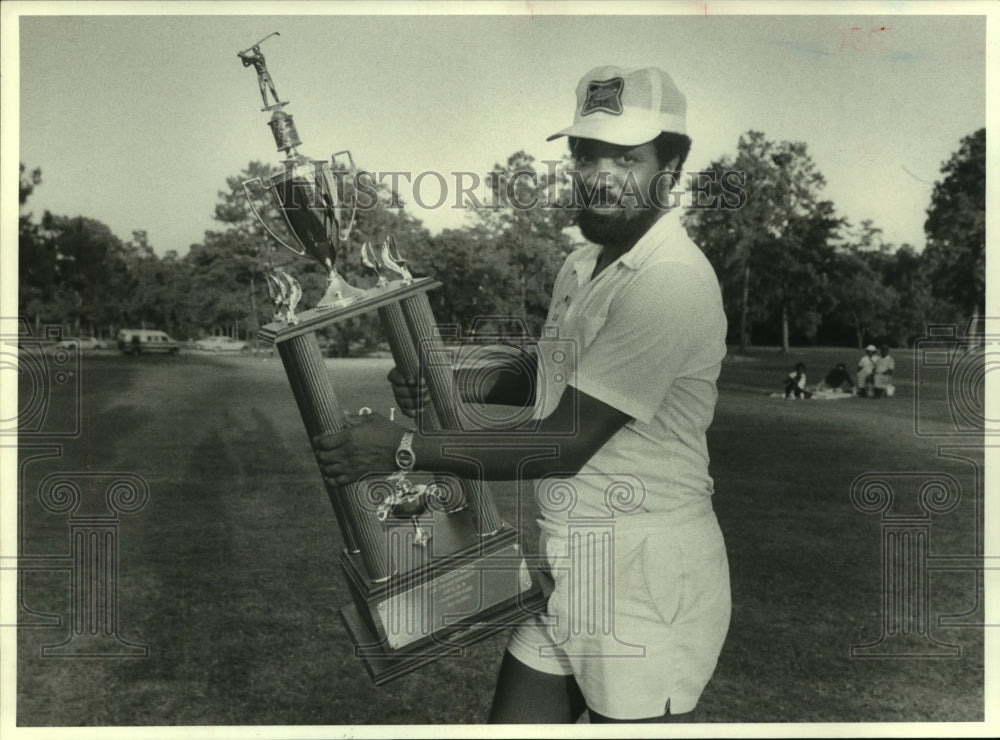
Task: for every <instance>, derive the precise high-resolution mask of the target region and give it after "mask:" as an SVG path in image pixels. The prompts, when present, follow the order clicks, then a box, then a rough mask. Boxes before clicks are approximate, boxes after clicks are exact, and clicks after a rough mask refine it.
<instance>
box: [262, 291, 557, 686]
mask: <svg viewBox="0 0 1000 740" xmlns="http://www.w3.org/2000/svg"><path fill="white" fill-rule="evenodd" d="M439 285H440V283H437V282H435V281H433V280H431V279H430V278H422V279H418V280H414V281H413V282H412V283H409V284H405V283H402V282H396V283H389V284H388V285H386V286H385V287H381V288H373V289H370V290H368V291H365V294H364V295H363V296H362V297H360V298H359V299H358V300H356V301H354V302H352V303H351V304H349V305H346V306H343V307H341V308H326V309H323V308H314V309H310V310H307V311H303V312H301V313H300V314H299V315H298V319H299V321H298V323H296V324H294V325H291V324H286V323H284V322H275V323H272V324H268V325H267V326H265V327H263V328H262V329H261V330H260V332H259V336H260V337H261V338H262V339H265V340H267V341H270V342H273V343H274V344H275V345H276V346H277V348H278V352H279V354H280V356H281V359H282V362H283V363H284V366H285V372H286V374H287V375H288V380H289V383H290V384H291V386H292V391H293V394H294V395H295V400H296V402H297V404H298V407H299V412H300V414H301V416H302V420H303V422H304V424H305V427H306V431H307V433H308V434H309V438H310V439H313V438H314V437H316V436H317V435H320V434H324V433H330V432H337V431H339V430H340V429H342V428H343V427H344V416H343V411H342V410H341V408H340V405H339V402H338V401H337V398H336V394H335V392H334V390H333V385H332V383H331V380H330V377H329V373H328V371H327V369H326V366H325V364H324V362H323V358H322V355H321V354H320V351H319V345H318V342H317V340H316V336H315V332H316V331H317V330H318V329H321V328H323V327H325V326H329V325H331V324H333V323H336V322H338V321H342V320H344V319H347V318H350V317H352V316H358V315H360V314H364V313H368V312H370V311H377V312H378V314H379V318H380V319H381V322H382V328H383V331H384V332H385V334H386V337H387V339H388V341H389V346H390V349H391V350H392V354H393V359H394V361H395V363H396V365H397V367H399V368H400V369H401V370H402V371H403V372H404V373H406V374H407V375H410V376H413V377H418V373H421V374H422V375H423V377H424V378H425V379H426V382H427V386H428V389H429V391H430V396H431V403H432V406H431V408H429V409H428V412H427V414H428V415H427V417H426V418H425V419H424V420H423V422H422V423H424V424H427V425H429V426H430V427H432V428H434V429H442V430H447V429H457V428H458V416H457V410H456V408H455V405H454V404H455V398H456V396H455V389H454V387H453V382H454V380H453V377H452V368H451V367H449V366H448V365H447V363H441V362H424V363H421V357H423V358H425V359H426V358H429V357H435V358H438V359H440V358H441V357H442V356H447V354H448V352H449V350H448V348H446V347H445V346H444V345H443V343H442V342H441V339H440V336H439V335H438V333H437V330H436V325H435V323H434V318H433V315H432V314H431V310H430V304H429V303H428V301H427V296H426V292H427V291H428V290H431V289H432V288H435V287H438V286H439ZM372 472H373V478H372V479H370V480H369V479H363V480H361V481H358V482H357V483H353V484H351V485H349V486H344V487H334V486H330V485H329V484H328V485H327V492H328V494H329V497H330V502H331V504H332V505H333V509H334V513H335V514H336V517H337V522H338V524H339V526H340V529H341V532H342V534H343V536H344V542H345V548H344V551H343V553H342V554H341V557H340V565H341V567H342V569H343V571H344V575H345V578H346V580H347V583H348V586H349V588H350V591H351V595H352V601H353V603H352V604H349V605H348V606H345V607H344V608H343V609H341V617H342V618H343V620H344V623H345V625H346V627H347V630H348V632H349V634H350V636H351V639H352V640H353V642H354V644H355V654H356V655H357V656H358V657H359V658H360V659H361V661H362V662H363V663H364V665H365V668H366V670H367V671H368V673H369V675H370V676H371V678H372V680H373V681H374V682H375V683H376V684H382V683H385V682H387V681H391V680H392V679H394V678H397V677H399V676H402V675H404V674H406V673H408V672H410V671H412V670H415V669H417V668H420V667H421V666H423V665H426V664H428V663H430V662H433V661H435V660H437V659H439V658H442V657H445V656H455V655H460V654H461V652H462V649H463V648H464V647H465V646H467V645H471V644H473V643H475V642H478V641H479V640H482V639H484V638H486V637H488V636H490V635H492V634H494V633H496V632H498V631H500V630H502V629H504V628H505V627H509V626H512V625H514V624H517V623H519V622H520V621H523V620H524V619H525V618H526V617H527V616H528V615H529V614H530V613H531V612H532V611H533V610H534V609H535V608H537V607H538V606H540V604H541V603H542V602H543V601H544V598H543V596H542V593H541V589H540V588H539V586H538V584H537V583H536V582H535V581H534V580H533V578H532V576H531V575H530V572H529V570H528V568H527V567H526V565H525V560H524V557H523V554H522V552H521V549H520V547H519V544H518V532H517V530H516V529H514V528H512V527H511V526H510V525H508V524H506V523H505V522H503V520H502V519H501V518H500V516H499V514H498V513H497V511H496V507H495V505H494V503H493V500H492V497H491V495H490V493H489V491H488V489H487V488H486V485H485V483H484V482H483V481H481V480H461V479H458V478H455V477H454V476H450V477H449V476H446V475H443V474H442V475H435V474H433V473H416V474H413V476H412V479H413V481H417V480H418V479H419V478H422V477H423V478H427V479H428V480H429V481H432V480H437V481H439V482H444V481H446V480H449V478H450V481H451V482H453V483H454V490H455V491H456V492H458V493H459V495H458V496H457V500H458V505H455V502H454V501H453V502H452V505H451V506H449V507H447V509H446V508H445V507H444V506H440V507H437V508H435V507H434V506H433V505H429V506H428V508H427V509H426V510H424V511H423V513H421V514H419V515H418V516H407V517H393V516H391V515H390V516H388V517H385V516H384V511H383V518H380V517H379V515H378V511H379V506H378V505H379V503H380V502H379V501H378V500H377V499H378V496H377V493H378V488H377V486H379V485H382V486H385V485H387V484H386V483H385V477H386V476H387V475H388V474H389V473H391V472H392V471H372ZM449 485H451V484H450V483H449ZM373 493H374V494H376V495H374V496H373Z"/></svg>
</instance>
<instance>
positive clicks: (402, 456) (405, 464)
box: [396, 450, 413, 469]
mask: <svg viewBox="0 0 1000 740" xmlns="http://www.w3.org/2000/svg"><path fill="white" fill-rule="evenodd" d="M396 465H398V466H399V467H401V468H404V469H405V468H412V467H413V453H412V452H410V451H409V450H396Z"/></svg>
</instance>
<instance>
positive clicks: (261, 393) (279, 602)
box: [17, 349, 984, 726]
mask: <svg viewBox="0 0 1000 740" xmlns="http://www.w3.org/2000/svg"><path fill="white" fill-rule="evenodd" d="M855 354H856V352H855V351H853V350H843V349H836V350H834V349H808V350H795V351H793V353H792V354H791V355H781V354H780V353H777V352H775V351H769V350H759V351H757V352H755V353H753V354H751V355H750V356H748V357H733V356H731V357H730V358H729V359H727V361H726V363H725V365H724V368H723V373H722V376H721V379H720V383H719V388H720V399H719V405H718V410H717V414H716V421H715V423H714V424H713V426H712V429H711V431H710V437H709V442H710V449H711V454H712V474H713V476H714V478H715V481H716V495H715V507H716V510H717V512H718V516H719V520H720V523H721V526H722V529H723V532H724V533H725V535H726V539H727V545H728V549H729V558H730V566H731V572H732V585H733V603H734V611H733V620H732V625H731V628H730V633H729V637H728V639H727V643H726V646H725V648H724V650H723V653H722V655H721V657H720V661H719V665H718V669H717V671H716V674H715V677H714V679H713V681H712V683H711V684H710V685H709V686H708V688H707V690H706V691H705V693H704V695H703V697H702V700H701V703H700V704H699V707H698V709H697V710H696V712H695V713H694V715H693V717H692V719H694V720H695V721H698V722H713V723H716V722H719V723H721V722H725V723H732V722H751V723H759V722H912V721H931V722H937V721H942V722H943V721H963V722H975V721H982V720H983V717H984V707H983V702H984V668H983V632H984V630H983V628H982V623H983V611H982V602H981V600H982V597H983V594H982V592H981V586H980V585H979V582H978V579H977V573H976V572H975V570H970V569H969V568H970V567H971V566H970V565H969V563H968V559H969V556H974V555H975V554H976V553H977V548H978V551H981V548H982V542H981V536H982V533H981V530H982V526H981V519H980V511H979V507H978V505H977V497H978V494H979V492H978V491H977V484H978V482H979V481H980V480H981V479H980V478H979V477H978V471H980V470H981V467H982V462H983V452H982V438H981V437H980V438H978V439H977V438H976V437H969V436H949V435H948V434H947V432H948V430H949V429H951V428H953V424H952V420H951V417H950V416H949V408H948V404H947V403H946V402H944V401H941V400H936V401H933V402H930V403H925V404H923V405H922V406H921V407H920V411H921V413H922V414H924V416H925V418H923V420H922V421H921V424H922V425H923V426H922V427H920V428H921V429H927V428H930V429H932V430H935V429H936V430H937V432H936V436H927V435H917V434H916V431H915V430H916V429H917V428H918V426H917V425H916V423H915V419H914V409H915V405H914V396H915V385H914V382H913V379H914V358H913V357H912V356H911V354H910V353H908V352H905V351H901V352H897V353H896V355H897V380H898V382H897V387H898V393H897V395H896V396H895V397H894V398H892V399H887V400H882V401H873V400H865V399H849V400H843V401H836V402H819V401H798V402H785V401H783V400H780V399H771V398H769V397H768V394H769V393H770V392H771V391H774V390H777V389H779V388H780V384H781V380H782V378H783V377H784V375H785V374H786V373H787V372H788V371H789V369H790V368H791V366H792V365H793V364H794V363H795V362H796V361H798V360H802V361H804V362H806V363H807V365H808V367H809V368H810V372H811V377H812V378H813V379H814V380H815V379H818V378H819V377H820V376H821V375H822V374H823V373H824V372H825V371H826V370H827V369H828V368H829V367H831V366H832V365H833V364H834V363H836V362H837V361H843V362H846V363H848V366H849V367H852V366H853V364H854V361H855V359H856V357H855ZM916 361H917V362H918V363H919V362H920V360H919V358H917V360H916ZM388 368H389V364H388V363H387V362H386V361H378V360H344V361H331V362H330V369H331V373H332V374H333V375H334V378H335V384H336V386H337V388H338V394H339V396H340V397H341V399H342V401H344V402H345V404H346V405H349V406H351V407H357V406H361V405H368V406H371V407H373V408H375V409H376V410H385V409H388V407H389V406H391V405H392V400H391V393H390V391H389V389H388V386H387V384H386V383H385V381H384V378H385V373H386V372H387V370H388ZM79 372H80V375H79V379H80V381H81V383H80V386H79V388H80V390H79V395H78V393H77V390H76V388H75V387H74V386H73V384H72V383H70V384H65V385H64V386H62V387H60V388H56V389H54V390H53V391H52V397H51V404H50V407H49V408H48V410H47V413H48V414H49V416H48V417H47V419H46V427H45V428H46V429H48V430H59V429H60V428H62V429H67V430H72V429H73V424H74V418H75V415H76V414H77V413H79V422H80V423H79V426H80V432H79V433H78V434H70V435H69V436H65V437H53V436H47V434H46V433H44V430H43V433H42V434H39V435H37V436H34V437H23V438H22V439H21V440H20V442H21V448H20V457H21V465H22V471H23V475H22V477H21V479H20V481H19V482H20V486H21V489H20V497H21V499H20V504H21V512H20V513H21V525H22V532H21V537H22V540H21V552H22V554H24V555H26V556H32V557H30V558H28V559H27V560H26V561H25V562H26V563H28V564H29V565H30V564H35V565H32V568H31V569H29V570H25V571H24V572H23V574H22V588H21V593H20V602H21V603H20V607H21V608H20V612H19V614H20V616H19V621H20V623H21V625H22V627H21V629H20V630H19V634H18V663H17V664H18V685H17V724H18V725H20V726H95V725H98V726H99V725H284V724H288V725H342V724H357V725H371V724H426V723H440V724H453V723H477V722H482V721H483V720H484V719H485V717H486V713H487V710H488V707H489V702H490V699H491V695H492V691H493V682H494V676H495V673H496V670H497V667H498V665H499V662H500V659H501V656H502V651H503V644H504V643H503V637H502V636H499V635H498V636H495V637H492V638H489V639H487V640H486V641H484V642H481V643H479V644H478V645H475V646H473V647H472V648H471V649H470V650H469V651H468V653H467V654H466V655H465V656H464V657H461V658H456V659H450V660H443V661H440V662H438V663H436V664H434V665H432V666H429V667H426V668H423V669H421V670H420V671H418V672H416V673H413V674H410V675H408V676H406V677H404V678H401V679H399V680H398V681H395V682H393V683H391V684H388V685H387V686H385V687H375V686H373V685H372V684H371V682H370V681H369V679H368V677H367V675H366V674H365V672H364V670H363V668H362V666H361V665H360V664H359V662H358V661H357V659H356V658H355V657H354V656H353V654H352V645H351V642H350V641H349V639H348V637H347V635H346V633H345V630H344V628H343V626H342V625H341V622H340V619H339V617H338V614H337V610H338V609H339V608H340V607H341V606H343V605H344V604H346V603H348V602H349V601H350V596H349V594H348V592H347V589H346V586H345V581H344V577H343V575H342V574H341V572H340V569H339V566H338V565H337V553H338V552H339V548H340V546H341V542H340V536H339V534H338V533H337V528H336V524H335V521H334V517H333V512H332V509H331V507H330V504H329V501H328V500H327V497H326V493H325V491H324V489H323V487H322V483H321V481H320V478H319V474H318V471H317V469H316V466H315V462H314V461H313V458H312V456H311V452H310V449H309V444H308V440H307V438H306V434H305V431H304V430H303V427H302V423H301V420H300V418H299V416H298V411H297V409H296V406H295V403H294V400H293V397H292V394H291V391H290V389H289V387H288V383H287V380H286V378H285V375H284V371H283V368H282V367H281V364H280V362H279V361H278V360H277V359H269V360H265V359H263V358H260V357H240V358H236V357H233V358H215V357H209V356H205V355H197V354H193V353H192V354H187V353H184V354H182V355H181V356H179V357H139V358H123V357H119V356H117V355H115V354H113V353H107V354H93V355H90V356H86V357H84V358H83V364H82V367H81V369H80V371H79ZM942 383H943V381H942V380H941V379H940V378H932V379H929V380H926V382H925V384H924V385H923V386H921V387H920V391H919V392H920V393H923V394H925V396H926V397H927V398H931V397H932V396H934V397H936V398H937V399H942V398H944V393H945V392H946V390H947V389H944V388H943V385H941V384H942ZM933 384H938V385H933ZM77 401H79V405H78V406H77V405H76V403H77ZM977 443H978V444H977ZM45 445H49V447H48V448H46V447H45ZM51 445H58V447H57V448H52V447H51ZM939 445H945V446H946V447H942V448H941V449H939ZM46 455H48V456H46ZM88 473H89V474H100V473H133V474H136V475H138V476H141V478H143V479H144V480H145V481H146V482H147V483H148V486H149V491H150V495H149V500H148V503H146V505H145V506H143V507H142V508H140V509H139V510H138V511H136V512H134V513H131V514H123V515H121V516H120V518H119V522H118V530H117V532H118V536H117V543H118V549H119V563H120V571H119V573H118V581H117V583H118V593H119V597H120V609H119V625H120V627H119V630H120V635H121V637H122V638H124V639H125V640H128V641H130V642H133V643H137V644H142V645H146V646H148V656H147V657H144V658H132V659H66V658H51V657H42V654H41V650H42V647H43V646H45V645H51V644H54V643H59V642H62V641H63V640H64V639H65V637H66V636H67V635H68V634H69V625H68V624H67V622H66V620H67V614H68V612H69V609H70V596H71V594H70V574H69V571H68V570H66V569H65V568H64V569H61V570H59V569H56V570H45V569H42V568H41V567H38V566H37V564H38V563H39V562H43V563H44V556H61V555H65V554H66V553H67V552H68V547H69V545H68V541H69V531H70V530H69V524H68V514H65V513H63V514H55V513H52V512H51V511H49V510H46V509H43V508H42V506H41V505H40V503H39V496H38V489H39V487H40V485H41V484H42V482H43V481H44V479H45V478H46V476H49V475H52V474H65V475H66V476H67V477H69V478H74V479H77V480H80V481H83V484H81V485H82V486H83V487H84V489H86V485H84V484H87V483H88V482H91V481H97V482H95V483H94V484H93V485H95V486H97V485H98V484H99V481H101V480H104V479H103V478H101V477H100V476H98V475H86V474H88ZM904 473H908V474H910V475H904ZM864 474H873V475H874V474H879V475H880V476H881V477H882V478H884V479H886V480H888V481H889V483H890V485H891V486H892V488H893V490H894V492H895V496H896V497H895V502H894V504H893V507H892V508H891V509H890V510H889V512H888V513H889V514H892V515H893V516H902V515H906V514H909V515H919V514H920V513H921V509H920V507H919V506H918V490H919V488H920V487H921V485H923V484H924V483H926V482H928V481H930V480H932V479H934V478H941V477H947V476H952V478H948V480H953V481H954V484H955V485H956V486H958V488H959V491H960V494H961V499H960V501H959V502H958V504H957V505H956V506H955V508H953V509H952V510H950V511H948V512H947V513H940V514H935V515H933V516H931V517H930V518H929V519H928V520H927V522H929V530H930V538H929V543H930V544H929V553H930V559H929V560H928V561H927V562H930V563H932V564H934V567H935V568H941V567H948V564H947V562H946V559H947V558H948V557H951V556H967V557H966V560H965V561H955V563H954V564H953V565H952V566H951V567H953V569H951V570H944V569H934V570H932V571H931V572H930V574H929V576H928V578H929V594H930V596H929V605H928V612H929V616H930V618H931V621H930V623H929V624H927V625H923V626H922V627H921V628H920V629H918V630H917V633H916V634H912V635H910V637H909V639H908V641H907V642H906V645H907V646H909V647H910V648H913V647H914V645H916V646H917V647H918V648H919V647H920V646H926V645H928V644H930V641H931V640H933V641H936V642H937V643H947V644H949V645H954V646H956V647H957V648H958V650H959V652H960V654H958V655H956V656H954V657H948V658H940V657H939V658H927V657H909V658H899V657H887V656H885V655H883V656H882V657H874V658H873V657H869V658H859V657H852V655H851V647H852V646H854V645H862V644H866V643H872V642H875V641H877V640H878V639H879V637H880V636H881V635H882V633H883V585H882V579H883V572H882V537H883V531H884V530H885V525H886V521H884V520H883V519H882V518H881V517H880V515H879V514H877V513H864V512H862V511H860V510H859V509H858V508H856V507H855V506H854V505H853V504H852V500H851V495H850V493H851V488H852V483H853V482H854V481H855V480H856V479H858V477H859V476H862V475H864ZM492 488H493V490H494V492H495V493H496V495H497V498H498V501H499V506H500V509H501V513H502V514H503V515H504V517H505V518H506V519H507V520H509V521H511V522H514V523H520V524H521V525H522V526H523V528H524V529H525V532H526V537H528V536H530V533H531V531H532V528H531V526H530V524H528V523H527V522H530V519H531V516H532V512H531V503H530V502H524V501H522V502H519V501H517V500H516V499H515V496H514V488H513V487H512V486H510V485H499V484H497V485H493V486H492ZM84 493H85V494H87V493H88V492H87V490H85V491H84ZM86 498H87V496H86V495H85V499H86ZM911 518H912V517H911ZM893 521H897V522H898V521H899V520H893ZM918 606H919V605H918ZM44 615H60V616H61V620H62V621H61V624H54V623H52V622H53V620H52V619H51V618H46V617H45V616H44ZM947 615H964V616H958V617H951V618H948V616H947ZM941 619H944V620H945V622H948V624H942V623H941ZM932 647H933V646H932ZM901 649H902V647H901V646H900V645H899V644H897V643H895V642H893V643H892V644H891V645H890V644H887V645H885V646H883V650H884V651H887V652H891V651H892V650H901Z"/></svg>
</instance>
